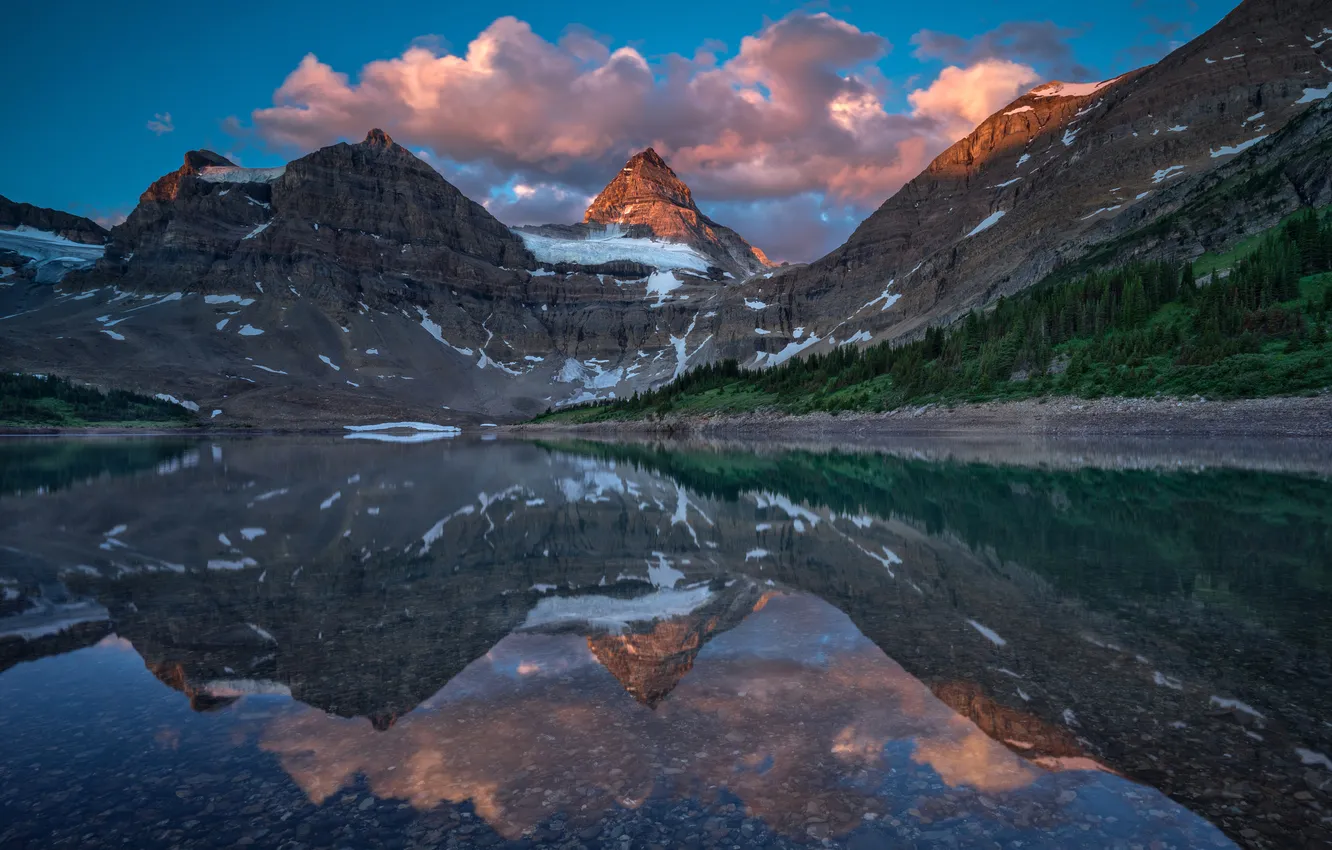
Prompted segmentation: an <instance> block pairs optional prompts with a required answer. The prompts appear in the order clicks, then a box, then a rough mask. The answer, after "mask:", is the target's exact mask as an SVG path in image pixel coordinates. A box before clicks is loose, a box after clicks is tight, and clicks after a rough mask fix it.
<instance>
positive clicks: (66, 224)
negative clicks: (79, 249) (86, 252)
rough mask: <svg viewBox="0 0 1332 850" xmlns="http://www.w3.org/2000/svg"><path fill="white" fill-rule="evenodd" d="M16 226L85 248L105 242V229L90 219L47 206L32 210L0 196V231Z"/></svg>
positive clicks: (31, 206) (30, 207)
mask: <svg viewBox="0 0 1332 850" xmlns="http://www.w3.org/2000/svg"><path fill="white" fill-rule="evenodd" d="M19 227H30V228H32V229H33V230H44V231H46V232H48V233H54V234H55V235H57V236H60V237H62V238H64V239H68V240H70V241H71V242H82V243H84V244H86V245H101V244H102V243H103V242H105V241H106V239H107V230H106V228H105V227H102V225H100V224H98V223H97V222H95V221H92V220H91V219H87V218H84V217H83V216H81V215H73V214H72V213H67V212H61V211H60V210H53V209H47V208H46V207H34V206H33V205H32V204H20V203H18V202H16V201H11V200H10V199H9V198H6V197H5V196H3V195H0V230H14V229H16V228H19Z"/></svg>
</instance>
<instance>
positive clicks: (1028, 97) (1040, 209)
mask: <svg viewBox="0 0 1332 850" xmlns="http://www.w3.org/2000/svg"><path fill="white" fill-rule="evenodd" d="M1330 26H1332V16H1329V15H1328V14H1327V6H1326V4H1325V3H1322V2H1320V0H1293V2H1289V1H1288V0H1246V2H1244V3H1242V4H1240V6H1238V7H1237V8H1236V9H1235V10H1234V11H1232V12H1231V13H1230V14H1229V15H1227V16H1226V18H1225V19H1223V20H1222V21H1221V22H1220V23H1218V24H1217V25H1216V26H1215V27H1213V28H1212V29H1211V30H1209V31H1208V32H1206V33H1204V34H1203V35H1202V36H1200V37H1199V38H1197V39H1195V40H1194V41H1192V42H1190V43H1188V44H1186V45H1184V46H1183V47H1181V48H1179V49H1178V50H1176V51H1175V52H1173V53H1171V54H1170V55H1169V56H1167V57H1166V58H1164V59H1162V60H1161V61H1160V62H1158V63H1157V64H1155V65H1152V66H1149V67H1146V68H1142V69H1139V70H1137V71H1133V72H1130V73H1127V74H1124V75H1122V76H1120V77H1116V78H1114V79H1111V80H1106V81H1103V82H1097V83H1065V82H1051V83H1047V84H1045V85H1042V86H1039V87H1037V88H1035V89H1033V90H1032V91H1030V92H1028V93H1027V94H1025V95H1023V96H1022V97H1020V98H1018V99H1017V100H1016V101H1014V102H1013V103H1011V104H1009V105H1008V106H1006V107H1004V108H1003V109H1001V110H999V111H998V112H996V113H995V114H994V115H992V116H990V117H989V118H987V119H986V120H985V121H983V122H982V123H981V124H980V126H979V127H977V128H976V129H975V130H974V131H973V132H972V133H971V134H969V135H968V136H967V137H966V138H964V139H962V140H960V141H959V142H957V143H956V144H954V145H953V146H952V147H950V148H949V149H948V150H946V151H944V152H943V153H942V154H941V155H940V156H939V157H938V158H936V159H935V160H934V162H932V163H931V164H930V166H929V167H928V168H927V169H926V170H925V171H924V172H923V173H922V174H920V175H919V176H918V177H916V178H915V179H914V180H912V181H911V182H909V183H908V184H907V185H906V186H904V187H903V188H902V189H901V190H900V191H898V192H897V193H896V194H895V195H894V196H893V197H891V198H890V199H888V200H887V201H886V202H885V203H884V204H883V206H881V207H880V208H879V209H878V210H877V211H876V212H875V213H874V214H873V215H871V216H870V217H869V218H868V219H866V220H865V221H864V222H863V223H862V224H861V225H860V226H859V227H858V228H857V229H856V231H855V232H854V233H853V234H852V236H851V237H850V239H848V241H847V242H846V243H845V244H844V245H842V246H841V247H839V248H838V249H836V250H835V251H833V252H832V253H831V254H829V255H827V256H826V257H823V258H821V259H819V260H817V261H815V262H813V263H811V264H809V265H808V266H803V267H799V268H792V269H790V270H785V271H782V272H779V273H778V274H777V275H776V276H774V277H773V278H772V279H771V280H770V281H768V280H763V281H751V282H750V284H749V285H748V286H747V290H748V291H747V292H746V293H745V297H746V303H748V304H756V303H763V304H769V305H771V306H770V307H769V308H768V309H766V310H764V311H762V313H761V314H760V315H759V316H755V315H754V314H753V313H752V312H748V311H747V310H746V308H744V307H742V306H741V305H739V304H735V303H732V304H731V305H730V309H731V311H732V312H731V314H730V315H729V316H726V317H724V319H726V320H727V323H729V324H730V325H731V326H732V328H733V329H735V330H736V331H737V332H738V335H737V336H735V337H730V336H729V335H725V336H723V337H722V341H723V343H724V345H725V347H726V350H728V351H730V352H735V353H747V352H748V351H749V350H754V349H757V351H758V352H759V353H758V357H757V359H756V358H755V357H754V355H752V354H751V355H749V356H748V357H746V358H744V359H746V360H748V361H753V362H757V363H759V364H760V365H762V364H763V363H765V362H771V360H772V358H771V357H765V354H767V353H775V352H778V351H781V350H782V348H783V347H784V346H787V345H791V344H793V343H795V344H801V345H807V346H812V343H810V342H809V340H810V339H811V338H812V337H815V336H817V337H819V338H820V340H822V341H825V345H826V344H827V343H828V342H831V341H833V340H839V341H841V342H846V341H847V340H848V339H849V338H854V339H855V340H856V341H858V342H865V341H869V340H870V339H874V340H881V339H891V338H897V337H902V336H904V335H912V334H917V333H919V332H921V331H922V330H923V329H924V328H925V327H926V326H928V325H931V324H937V323H941V322H950V321H952V320H954V319H956V318H958V317H959V316H962V315H965V313H966V312H967V311H969V310H971V309H973V308H977V307H981V306H984V305H986V304H988V303H989V302H991V301H993V300H994V299H996V298H997V297H998V296H1000V295H1003V294H1011V293H1014V292H1017V291H1019V290H1021V289H1023V288H1025V287H1027V286H1030V285H1032V284H1034V283H1036V282H1038V281H1040V280H1041V279H1043V278H1044V277H1045V276H1046V275H1048V274H1049V273H1051V272H1052V271H1055V270H1057V269H1060V268H1061V267H1063V266H1065V265H1068V264H1071V263H1075V262H1077V261H1078V260H1080V259H1082V258H1084V257H1086V256H1087V255H1088V254H1089V253H1091V252H1093V251H1094V250H1095V249H1096V248H1097V247H1098V246H1100V245H1104V244H1105V243H1107V242H1109V241H1111V240H1113V239H1115V238H1118V237H1120V236H1122V235H1123V233H1124V232H1125V231H1126V230H1127V229H1137V228H1142V227H1144V226H1146V225H1150V224H1151V223H1153V222H1156V221H1160V220H1162V219H1164V218H1166V217H1167V216H1170V215H1172V214H1174V213H1176V212H1177V211H1178V210H1180V209H1181V208H1182V207H1183V206H1184V202H1185V201H1186V200H1187V199H1188V198H1189V197H1190V193H1191V192H1193V191H1195V190H1196V187H1198V186H1200V185H1202V184H1204V183H1205V182H1206V181H1207V180H1208V175H1209V174H1212V173H1214V172H1215V171H1217V170H1218V169H1221V168H1227V167H1230V166H1232V165H1235V166H1236V167H1237V169H1244V168H1248V167H1250V165H1251V164H1252V163H1254V162H1255V161H1256V160H1257V159H1258V158H1260V157H1263V156H1264V149H1265V148H1270V146H1271V145H1272V144H1273V143H1274V142H1275V141H1276V139H1277V138H1279V137H1280V131H1281V129H1282V128H1283V127H1285V126H1286V125H1287V123H1288V122H1290V121H1291V120H1292V119H1294V118H1295V117H1296V116H1299V115H1301V114H1303V113H1305V112H1306V111H1307V110H1310V109H1311V108H1313V107H1315V106H1316V105H1317V104H1319V103H1321V102H1323V101H1324V99H1325V98H1327V97H1328V95H1329V94H1332V46H1329V45H1332V39H1329V37H1328V36H1329V35H1332V30H1330V29H1328V27H1330ZM1327 171H1328V165H1327V161H1326V160H1324V161H1323V163H1322V168H1321V169H1319V168H1315V169H1313V173H1306V174H1305V175H1304V178H1305V182H1306V183H1308V184H1309V185H1311V186H1314V187H1319V186H1321V187H1322V188H1321V189H1319V190H1318V191H1314V192H1312V193H1311V194H1310V193H1305V192H1302V187H1300V186H1296V187H1295V191H1293V192H1284V193H1282V192H1280V189H1281V187H1279V186H1274V187H1253V190H1254V191H1253V194H1252V195H1251V196H1250V197H1245V198H1237V199H1232V205H1231V213H1232V214H1231V216H1230V221H1228V222H1226V224H1225V226H1222V227H1218V228H1217V229H1216V231H1215V233H1206V232H1204V233H1199V234H1195V235H1194V236H1193V237H1192V238H1188V239H1185V240H1183V241H1181V242H1179V243H1176V244H1160V243H1158V244H1155V245H1151V246H1147V248H1148V253H1149V255H1150V256H1154V257H1157V258H1168V259H1182V258H1184V257H1188V256H1196V255H1197V254H1199V253H1202V251H1203V250H1214V249H1217V248H1224V247H1225V246H1226V245H1227V244H1229V243H1230V242H1232V241H1233V240H1234V239H1235V238H1236V237H1238V236H1243V235H1247V234H1248V233H1252V232H1255V231H1257V230H1261V229H1263V228H1265V227H1267V226H1270V225H1271V224H1273V223H1275V222H1276V221H1277V220H1279V219H1280V218H1281V216H1282V215H1284V214H1286V213H1288V212H1290V211H1291V210H1292V209H1294V208H1296V207H1298V206H1299V205H1301V204H1303V205H1309V204H1317V203H1320V202H1321V203H1326V202H1327V201H1328V200H1332V197H1329V196H1328V194H1327V191H1326V180H1327V177H1326V175H1327ZM1272 190H1277V194H1279V195H1281V197H1279V198H1277V199H1276V202H1275V203H1271V201H1272V200H1273V198H1274V197H1275V196H1273V195H1271V191H1272ZM1139 253H1141V252H1139ZM848 317H849V318H848ZM755 318H758V319H760V322H759V323H758V327H759V328H760V329H762V330H766V331H768V333H767V334H765V335H763V339H762V340H754V331H752V330H751V331H749V334H748V339H742V338H741V337H742V336H743V335H744V330H743V328H744V326H745V325H750V327H752V326H753V323H752V320H753V319H755ZM742 319H743V320H742ZM798 327H803V328H805V329H806V331H805V333H804V335H803V337H800V336H797V335H795V334H794V333H793V329H794V328H798Z"/></svg>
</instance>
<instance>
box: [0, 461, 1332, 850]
mask: <svg viewBox="0 0 1332 850" xmlns="http://www.w3.org/2000/svg"><path fill="white" fill-rule="evenodd" d="M372 436H373V435H372ZM443 436H447V435H443ZM488 436H490V437H491V438H490V439H473V438H471V437H468V436H461V437H456V438H441V439H432V438H430V437H423V438H418V441H416V442H411V443H402V442H397V441H394V440H392V439H343V438H341V437H338V436H329V437H322V436H321V437H316V436H310V437H276V436H275V437H249V438H242V437H228V438H222V437H211V438H210V437H205V438H199V437H182V436H166V437H141V438H49V439H33V438H5V439H3V440H0V590H2V591H3V597H0V847H5V848H79V849H80V850H82V848H101V847H115V848H204V847H242V846H249V847H264V848H268V847H272V848H285V850H303V849H304V848H312V849H313V848H331V849H332V850H341V848H434V847H441V848H470V847H561V848H611V850H628V848H703V847H716V848H751V847H847V848H856V849H857V850H868V848H1125V850H1127V848H1144V850H1146V849H1147V848H1150V850H1163V848H1194V847H1200V848H1222V847H1234V846H1242V847H1255V848H1292V847H1301V848H1302V847H1326V846H1329V845H1330V844H1332V760H1330V755H1332V663H1330V661H1329V658H1330V656H1332V477H1330V476H1332V447H1328V446H1326V445H1317V444H1312V445H1311V444H1306V443H1276V444H1272V445H1266V444H1258V445H1255V444H1247V445H1243V446H1236V445H1227V444H1214V443H1202V444H1198V443H1193V444H1189V445H1180V444H1175V443H1172V442H1170V441H1140V442H1136V443H1124V444H1107V443H1105V442H1104V441H1102V442H1098V443H1085V444H1079V443H1068V442H1063V443H1061V442H1054V441H1024V440H1016V439H1015V440H1012V441H992V442H981V441H974V440H973V441H962V440H955V441H947V440H920V441H896V442H885V443H883V444H882V445H869V446H864V447H861V448H859V449H858V450H855V451H853V450H850V449H839V448H836V447H830V446H828V445H826V444H819V442H818V441H813V442H811V443H810V444H808V445H802V444H792V445H753V444H744V443H738V442H737V443H690V442H660V441H634V440H626V441H620V442H611V441H593V440H586V439H579V438H574V437H545V438H540V439H535V438H518V437H510V436H509V435H488Z"/></svg>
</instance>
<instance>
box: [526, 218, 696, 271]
mask: <svg viewBox="0 0 1332 850" xmlns="http://www.w3.org/2000/svg"><path fill="white" fill-rule="evenodd" d="M514 233H516V234H517V235H518V237H519V238H520V239H522V240H523V244H524V245H526V246H527V250H529V251H531V252H532V254H533V256H535V257H536V258H537V259H538V260H539V261H541V262H543V263H550V264H552V265H554V264H556V263H578V264H579V265H584V266H596V265H601V264H603V263H611V262H615V261H616V260H621V261H624V260H627V261H629V262H633V263H642V264H643V265H645V266H652V267H653V268H655V269H657V270H658V271H668V270H672V269H684V270H687V271H695V272H704V273H706V272H707V270H708V267H709V266H711V265H713V263H712V261H711V260H709V259H708V258H707V257H704V256H703V255H702V254H700V253H698V252H697V251H695V250H694V249H693V248H691V247H689V246H688V245H684V244H681V243H679V242H659V241H657V240H656V239H636V238H630V237H627V236H623V235H621V231H620V229H619V228H618V227H608V228H606V232H605V233H601V234H595V235H593V236H591V237H590V238H588V239H560V238H558V237H555V236H541V235H539V234H536V233H525V232H523V231H521V230H516V231H514Z"/></svg>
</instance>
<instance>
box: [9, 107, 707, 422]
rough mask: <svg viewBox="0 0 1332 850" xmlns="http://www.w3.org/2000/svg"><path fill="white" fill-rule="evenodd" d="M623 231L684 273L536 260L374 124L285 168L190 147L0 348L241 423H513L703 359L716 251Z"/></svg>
mask: <svg viewBox="0 0 1332 850" xmlns="http://www.w3.org/2000/svg"><path fill="white" fill-rule="evenodd" d="M623 241H624V242H625V243H632V244H634V245H637V246H639V247H643V246H646V247H647V248H648V249H650V250H654V251H657V252H658V253H659V254H661V255H662V256H663V257H664V258H665V260H667V261H669V260H672V259H675V258H677V257H680V256H683V257H685V258H686V260H687V268H686V269H685V270H684V271H683V272H679V273H677V272H675V271H672V270H671V269H672V268H674V267H673V266H672V265H671V264H670V263H669V262H662V263H657V262H656V261H655V260H654V262H653V263H652V264H645V263H635V262H630V263H623V264H620V265H622V266H623V267H622V268H620V267H618V266H617V267H607V266H606V265H605V264H603V265H602V266H601V267H591V268H589V267H587V266H586V265H583V264H579V263H567V264H560V265H558V266H555V265H552V264H545V267H544V268H538V264H537V262H536V260H535V258H534V257H533V256H532V254H531V253H530V252H529V251H528V250H527V248H526V247H525V245H524V242H523V240H522V239H521V238H520V237H518V236H516V235H515V234H514V233H513V232H511V231H510V230H509V229H508V228H506V227H505V226H504V225H502V224H500V223H499V222H498V221H497V220H495V219H494V218H493V217H492V216H491V215H490V214H489V213H488V212H486V211H485V209H484V208H482V207H481V206H480V205H479V204H476V203H474V202H472V201H471V200H469V199H467V198H466V197H465V196H463V195H462V193H461V192H459V191H458V190H457V188H456V187H454V186H452V185H451V184H449V183H448V182H447V181H445V180H444V179H443V177H441V176H440V175H439V174H438V173H437V172H435V171H434V170H433V169H432V168H430V166H428V165H427V164H426V163H424V162H422V161H421V160H419V159H418V158H416V157H415V156H413V155H412V154H411V153H410V152H408V151H406V150H405V149H404V148H402V147H401V146H399V145H397V144H395V143H394V142H393V141H392V140H391V139H389V138H388V137H387V136H386V135H385V134H383V133H382V132H379V131H372V132H371V133H370V134H369V135H368V136H367V137H366V139H365V140H364V141H362V142H361V143H359V144H338V145H334V146H332V147H328V148H324V149H321V150H319V151H316V152H314V153H312V154H310V155H308V156H305V157H302V158H300V159H298V160H295V161H293V162H291V163H289V164H287V165H286V166H283V167H278V168H266V169H248V168H240V167H237V166H235V165H234V164H232V163H230V162H229V161H228V160H226V159H225V158H223V157H220V156H217V155H216V154H213V153H210V152H207V151H194V152H191V153H189V154H187V155H186V157H185V162H184V164H183V165H182V166H181V168H179V169H178V170H176V171H174V172H172V173H170V174H167V175H166V176H164V177H163V178H161V179H160V180H158V181H156V182H155V183H154V184H153V185H152V186H151V187H150V188H149V189H148V191H146V192H145V193H144V194H143V196H142V197H141V199H140V203H139V205H138V207H137V208H136V209H135V211H134V212H133V214H132V215H131V216H130V217H129V218H128V219H127V220H126V221H125V223H124V224H122V225H120V226H119V227H117V228H115V229H114V231H113V232H112V234H111V243H110V245H109V247H108V249H107V251H106V257H105V259H103V260H101V261H100V262H98V263H97V266H96V268H94V269H93V270H91V271H89V272H87V273H84V274H80V275H78V276H76V277H72V278H70V279H69V280H68V281H67V282H66V284H65V286H66V287H68V288H67V289H64V290H61V291H57V290H54V289H52V288H51V287H49V286H47V287H41V286H35V285H27V286H24V287H17V286H16V287H9V288H5V289H4V290H0V302H3V303H0V315H10V314H20V315H22V317H23V319H22V321H21V322H16V323H14V325H13V330H14V332H13V333H10V334H6V335H5V337H4V338H3V339H0V359H3V360H4V361H5V362H6V363H7V364H8V365H10V366H12V367H13V368H17V369H24V370H28V371H35V372H58V373H62V374H70V375H72V376H75V377H78V378H81V379H83V380H88V381H92V382H95V383H102V384H106V385H111V386H125V387H132V388H138V389H141V390H144V391H149V392H150V393H156V392H165V393H168V394H170V395H172V396H174V397H176V398H179V399H183V400H187V401H189V402H190V403H192V404H198V405H200V406H201V408H205V409H206V410H208V411H210V412H211V411H212V410H219V411H221V412H220V413H219V414H218V415H219V416H227V417H229V418H230V421H232V422H241V421H245V422H251V423H254V422H258V421H263V422H267V423H270V424H279V423H280V424H284V425H288V426H294V427H309V426H311V425H320V424H322V425H325V426H327V425H332V424H340V423H350V422H355V421H358V420H361V421H365V420H371V421H384V419H385V418H389V419H410V420H421V419H426V420H429V421H438V420H441V419H442V420H443V421H446V422H453V423H458V424H467V423H475V422H477V421H485V420H492V419H505V418H508V419H515V418H522V417H526V416H531V415H533V414H535V413H538V412H540V411H541V410H543V409H545V408H547V407H550V406H554V405H558V404H560V403H563V402H566V401H570V400H578V399H587V398H594V397H605V396H608V395H610V394H612V393H621V394H622V393H632V392H633V391H634V390H635V389H640V388H644V387H647V386H651V385H655V384H660V383H663V382H665V381H667V380H670V379H671V378H673V377H675V376H676V375H678V374H681V373H682V372H683V369H684V368H685V367H686V365H687V364H688V363H689V362H690V361H691V359H694V358H696V357H701V356H702V355H699V350H700V348H701V345H702V343H701V342H699V341H698V340H704V339H705V338H706V333H704V332H701V323H700V320H699V313H700V312H701V309H700V308H701V307H702V306H703V305H705V304H707V303H709V302H710V301H716V300H717V299H719V298H720V297H721V290H720V288H718V287H717V286H716V284H715V282H713V281H711V280H709V279H708V276H707V275H708V271H707V268H708V266H709V265H710V263H711V261H710V260H707V259H706V258H701V255H700V254H698V252H697V251H694V250H693V249H691V248H689V247H688V246H684V245H680V244H678V243H667V242H664V241H658V240H655V239H648V238H637V239H626V240H623ZM580 244H581V243H580ZM98 253H99V254H100V249H98ZM700 258H701V259H700ZM649 259H652V258H649ZM610 265H611V266H616V264H615V263H611V264H610ZM661 266H665V267H666V268H667V270H666V271H660V270H659V267H661ZM76 290H77V293H78V294H77V296H76V295H75V291H76ZM690 299H692V300H690ZM696 327H700V332H698V333H697V334H696V335H695V339H694V340H693V341H691V340H690V334H691V333H694V332H695V329H696ZM52 337H61V338H63V340H64V341H67V342H68V344H62V345H58V346H53V345H51V338H52ZM217 424H221V422H219V423H217Z"/></svg>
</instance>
